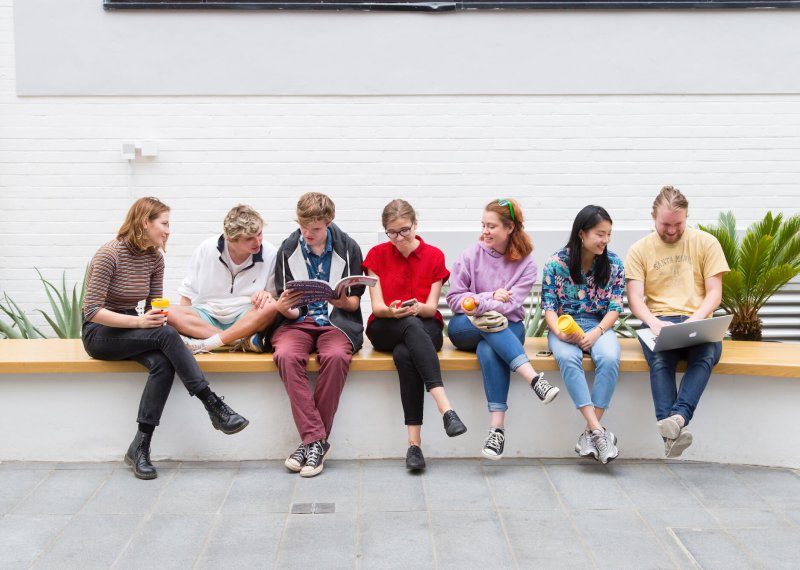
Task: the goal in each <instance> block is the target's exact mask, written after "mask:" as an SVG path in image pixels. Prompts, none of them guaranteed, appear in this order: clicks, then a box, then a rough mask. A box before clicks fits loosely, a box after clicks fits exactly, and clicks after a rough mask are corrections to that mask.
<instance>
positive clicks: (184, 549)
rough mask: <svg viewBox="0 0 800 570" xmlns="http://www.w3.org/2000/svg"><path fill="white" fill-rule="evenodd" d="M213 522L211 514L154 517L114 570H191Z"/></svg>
mask: <svg viewBox="0 0 800 570" xmlns="http://www.w3.org/2000/svg"><path fill="white" fill-rule="evenodd" d="M214 522H215V517H214V515H211V514H186V513H183V514H155V515H152V516H151V517H148V518H146V519H145V520H144V521H143V523H142V524H141V526H140V527H139V529H138V530H137V532H136V534H135V535H134V536H133V540H131V541H130V543H129V544H128V546H127V548H126V549H125V550H124V551H123V552H122V554H121V555H120V557H119V558H118V560H117V563H116V566H115V568H118V569H120V570H139V569H141V568H149V567H152V566H153V565H154V564H156V561H157V566H158V568H159V570H173V569H174V570H184V569H186V568H191V566H192V564H194V562H195V560H197V558H198V557H199V556H200V553H201V552H202V551H203V548H204V546H205V541H206V537H207V536H208V534H209V531H210V530H211V527H212V525H213V524H214Z"/></svg>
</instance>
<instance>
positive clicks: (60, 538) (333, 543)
mask: <svg viewBox="0 0 800 570" xmlns="http://www.w3.org/2000/svg"><path fill="white" fill-rule="evenodd" d="M428 463H429V465H428V470H427V472H426V473H425V474H424V475H411V474H408V473H407V472H406V471H405V469H404V468H403V463H401V462H400V461H394V460H386V461H379V460H375V461H335V460H331V461H329V462H327V463H326V468H325V471H324V472H323V473H322V474H321V475H320V476H318V477H316V478H314V479H302V478H300V477H299V476H297V475H294V474H291V473H289V472H288V471H286V470H285V469H284V468H283V466H282V464H281V463H280V462H271V461H265V462H241V463H236V462H232V463H160V464H157V466H158V467H159V474H160V475H159V478H158V479H156V480H155V481H138V480H136V479H134V478H133V476H132V475H131V472H130V470H129V469H128V468H127V467H125V466H124V465H123V464H122V463H121V462H120V463H92V464H82V463H74V464H43V463H5V464H0V514H2V519H0V568H2V569H4V570H5V569H9V568H29V567H34V568H82V569H83V568H109V567H114V568H144V567H153V568H159V569H166V568H192V567H197V568H281V569H283V568H303V569H304V570H308V569H310V568H403V569H411V568H487V567H490V568H569V567H575V568H637V569H640V568H692V567H697V566H700V567H702V568H725V569H726V570H727V569H732V568H770V569H771V568H798V567H800V471H792V470H787V469H770V468H761V467H738V466H727V465H717V464H706V463H683V462H671V463H663V462H637V461H619V462H615V463H613V464H611V465H609V466H607V467H603V466H601V465H599V464H597V463H594V462H588V461H586V462H584V461H581V460H578V459H575V460H535V459H531V460H511V461H503V462H498V463H492V462H487V461H480V460H477V459H476V460H472V459H469V460H429V462H428ZM293 509H294V510H295V511H317V512H316V513H313V512H312V513H311V514H299V513H292V512H291V511H292V510H293ZM325 510H333V511H334V512H332V513H322V512H320V511H325Z"/></svg>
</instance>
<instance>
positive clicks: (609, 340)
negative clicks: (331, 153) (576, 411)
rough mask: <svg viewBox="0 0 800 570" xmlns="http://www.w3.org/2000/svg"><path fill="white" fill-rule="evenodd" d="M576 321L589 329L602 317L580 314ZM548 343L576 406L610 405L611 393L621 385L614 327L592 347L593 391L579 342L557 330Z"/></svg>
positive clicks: (550, 335) (548, 339) (590, 352)
mask: <svg viewBox="0 0 800 570" xmlns="http://www.w3.org/2000/svg"><path fill="white" fill-rule="evenodd" d="M574 318H575V322H576V323H578V325H579V326H580V327H581V328H582V329H583V330H584V332H587V333H588V332H589V331H590V330H592V329H594V328H596V327H597V325H598V324H600V321H601V320H602V319H601V318H598V317H595V316H590V315H586V314H580V315H577V316H575V317H574ZM547 345H548V346H549V347H550V350H552V351H553V356H554V357H555V359H556V362H557V363H558V368H559V370H560V371H561V376H562V377H563V378H564V384H566V386H567V391H568V392H569V395H570V397H571V398H572V401H573V402H575V407H576V408H582V407H584V406H594V407H595V408H602V409H604V410H605V409H606V408H608V406H609V404H610V403H611V396H612V395H613V394H614V389H615V388H616V387H617V376H618V375H619V340H618V339H617V334H616V333H615V332H614V331H613V330H608V331H606V332H605V334H603V335H601V336H600V338H598V339H597V342H595V343H594V345H592V348H591V349H590V351H589V354H590V356H591V357H592V360H593V361H594V364H595V374H594V384H593V385H592V392H591V394H590V393H589V382H588V381H587V380H586V372H585V371H584V370H583V350H581V348H580V347H579V346H577V345H575V344H570V343H568V342H564V341H563V340H561V339H559V338H558V337H557V336H556V335H554V334H549V335H547Z"/></svg>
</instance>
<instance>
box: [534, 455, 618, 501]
mask: <svg viewBox="0 0 800 570" xmlns="http://www.w3.org/2000/svg"><path fill="white" fill-rule="evenodd" d="M545 470H546V472H547V474H548V477H549V478H550V481H552V483H553V485H554V486H555V488H556V491H557V492H558V494H559V496H560V498H561V500H562V501H563V503H564V505H565V506H566V507H567V508H568V509H624V508H631V507H633V503H632V502H631V500H630V499H628V497H627V496H626V495H625V494H624V493H623V492H622V488H621V487H620V486H619V484H618V483H617V480H616V477H615V475H614V474H615V473H616V467H615V466H613V465H601V464H599V463H597V462H593V463H591V464H588V463H578V464H573V465H545Z"/></svg>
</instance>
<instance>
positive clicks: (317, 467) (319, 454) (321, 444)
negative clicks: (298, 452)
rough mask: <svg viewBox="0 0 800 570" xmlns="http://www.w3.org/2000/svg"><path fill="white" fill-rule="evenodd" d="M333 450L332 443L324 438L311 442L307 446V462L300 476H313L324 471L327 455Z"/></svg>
mask: <svg viewBox="0 0 800 570" xmlns="http://www.w3.org/2000/svg"><path fill="white" fill-rule="evenodd" d="M330 450H331V444H330V443H328V442H327V441H324V440H322V439H320V440H317V441H315V442H314V443H309V444H308V446H307V447H306V464H305V465H303V468H302V469H300V477H313V476H314V475H319V474H320V473H322V467H323V463H324V461H325V457H327V455H328V453H329V452H330Z"/></svg>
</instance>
